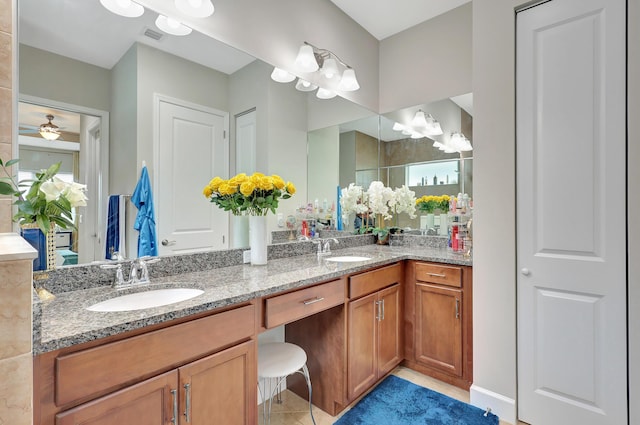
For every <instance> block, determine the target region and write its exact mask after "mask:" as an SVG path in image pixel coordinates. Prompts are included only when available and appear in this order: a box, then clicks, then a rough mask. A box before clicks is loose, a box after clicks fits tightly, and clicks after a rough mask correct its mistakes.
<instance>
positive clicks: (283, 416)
mask: <svg viewBox="0 0 640 425" xmlns="http://www.w3.org/2000/svg"><path fill="white" fill-rule="evenodd" d="M392 373H393V374H394V375H396V376H399V377H401V378H403V379H406V380H407V381H411V382H413V383H414V384H416V385H421V386H423V387H426V388H429V389H432V390H434V391H438V392H440V393H442V394H445V395H448V396H449V397H452V398H455V399H457V400H460V401H463V402H465V403H468V402H469V392H468V391H465V390H463V389H460V388H458V387H454V386H452V385H449V384H446V383H444V382H441V381H438V380H437V379H433V378H431V377H428V376H425V375H422V374H420V373H418V372H415V371H413V370H411V369H407V368H405V367H402V366H399V367H397V368H396V369H395V370H394V371H393V372H392ZM272 409H273V410H272V412H271V425H313V422H312V421H311V417H310V416H309V404H308V403H307V401H306V400H304V399H302V398H300V397H298V396H297V395H296V394H294V393H292V392H290V391H285V392H284V393H283V394H282V404H276V403H274V404H273V408H272ZM344 412H346V410H345V411H343V412H342V413H341V414H340V415H338V416H335V417H334V416H330V415H329V414H328V413H325V412H323V411H322V410H320V409H318V408H317V407H314V409H313V416H314V417H315V419H316V425H333V423H334V422H335V421H337V420H338V418H339V417H340V416H341V415H342V414H344ZM258 413H259V418H258V424H259V425H263V421H262V405H260V406H259V408H258ZM519 424H521V425H526V424H524V423H523V422H519ZM372 425H373V424H372ZM500 425H508V423H507V422H503V421H500Z"/></svg>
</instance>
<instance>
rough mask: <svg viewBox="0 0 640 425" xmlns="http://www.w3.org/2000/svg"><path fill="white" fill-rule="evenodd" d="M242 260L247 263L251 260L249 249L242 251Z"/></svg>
mask: <svg viewBox="0 0 640 425" xmlns="http://www.w3.org/2000/svg"><path fill="white" fill-rule="evenodd" d="M242 262H243V263H245V264H247V263H250V262H251V250H250V249H248V250H246V251H242Z"/></svg>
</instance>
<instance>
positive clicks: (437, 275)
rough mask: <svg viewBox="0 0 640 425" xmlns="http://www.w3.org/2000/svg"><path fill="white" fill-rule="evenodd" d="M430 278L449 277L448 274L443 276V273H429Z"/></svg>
mask: <svg viewBox="0 0 640 425" xmlns="http://www.w3.org/2000/svg"><path fill="white" fill-rule="evenodd" d="M427 275H428V276H433V277H447V275H446V274H442V273H427Z"/></svg>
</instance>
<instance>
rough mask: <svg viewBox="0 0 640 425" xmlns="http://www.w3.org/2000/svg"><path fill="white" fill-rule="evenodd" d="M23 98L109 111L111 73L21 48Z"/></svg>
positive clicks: (50, 54) (42, 52)
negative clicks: (27, 97) (37, 98)
mask: <svg viewBox="0 0 640 425" xmlns="http://www.w3.org/2000/svg"><path fill="white" fill-rule="evenodd" d="M19 57H20V63H19V69H20V94H26V95H30V96H37V97H42V98H44V99H50V100H55V101H57V102H64V103H70V104H72V105H79V106H85V107H87V108H93V109H99V110H101V111H108V110H110V109H111V107H110V97H111V72H110V71H109V70H108V69H105V68H100V67H98V66H95V65H90V64H88V63H85V62H80V61H77V60H75V59H70V58H67V57H65V56H60V55H57V54H55V53H50V52H47V51H45V50H40V49H36V48H34V47H31V46H27V45H24V44H22V45H20V55H19Z"/></svg>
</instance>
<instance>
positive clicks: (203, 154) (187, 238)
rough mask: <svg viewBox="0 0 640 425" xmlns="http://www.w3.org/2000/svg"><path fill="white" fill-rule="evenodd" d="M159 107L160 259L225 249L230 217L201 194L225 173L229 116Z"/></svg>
mask: <svg viewBox="0 0 640 425" xmlns="http://www.w3.org/2000/svg"><path fill="white" fill-rule="evenodd" d="M157 102H158V103H157V110H158V115H157V116H158V123H157V124H156V128H157V129H158V138H157V145H156V149H157V152H158V166H157V167H158V168H157V181H158V189H157V191H156V192H155V193H154V196H157V198H156V199H157V201H156V204H157V208H156V211H157V212H156V224H157V226H158V247H159V254H161V255H168V254H173V253H187V252H197V251H207V250H212V249H216V250H218V249H225V248H228V245H229V236H228V235H229V213H228V212H224V211H222V210H221V209H220V208H218V207H216V206H215V205H212V204H211V203H210V202H209V201H208V200H207V199H206V198H205V197H204V196H203V194H202V189H203V188H204V186H205V185H206V184H207V183H208V182H209V180H211V179H212V178H213V177H215V176H221V177H223V178H226V176H227V175H228V173H229V146H228V139H227V137H226V133H227V131H226V130H227V127H228V115H227V114H226V113H224V112H219V111H215V110H211V109H208V108H206V107H203V106H199V105H192V104H188V103H184V102H181V101H178V100H175V99H166V98H157Z"/></svg>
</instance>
